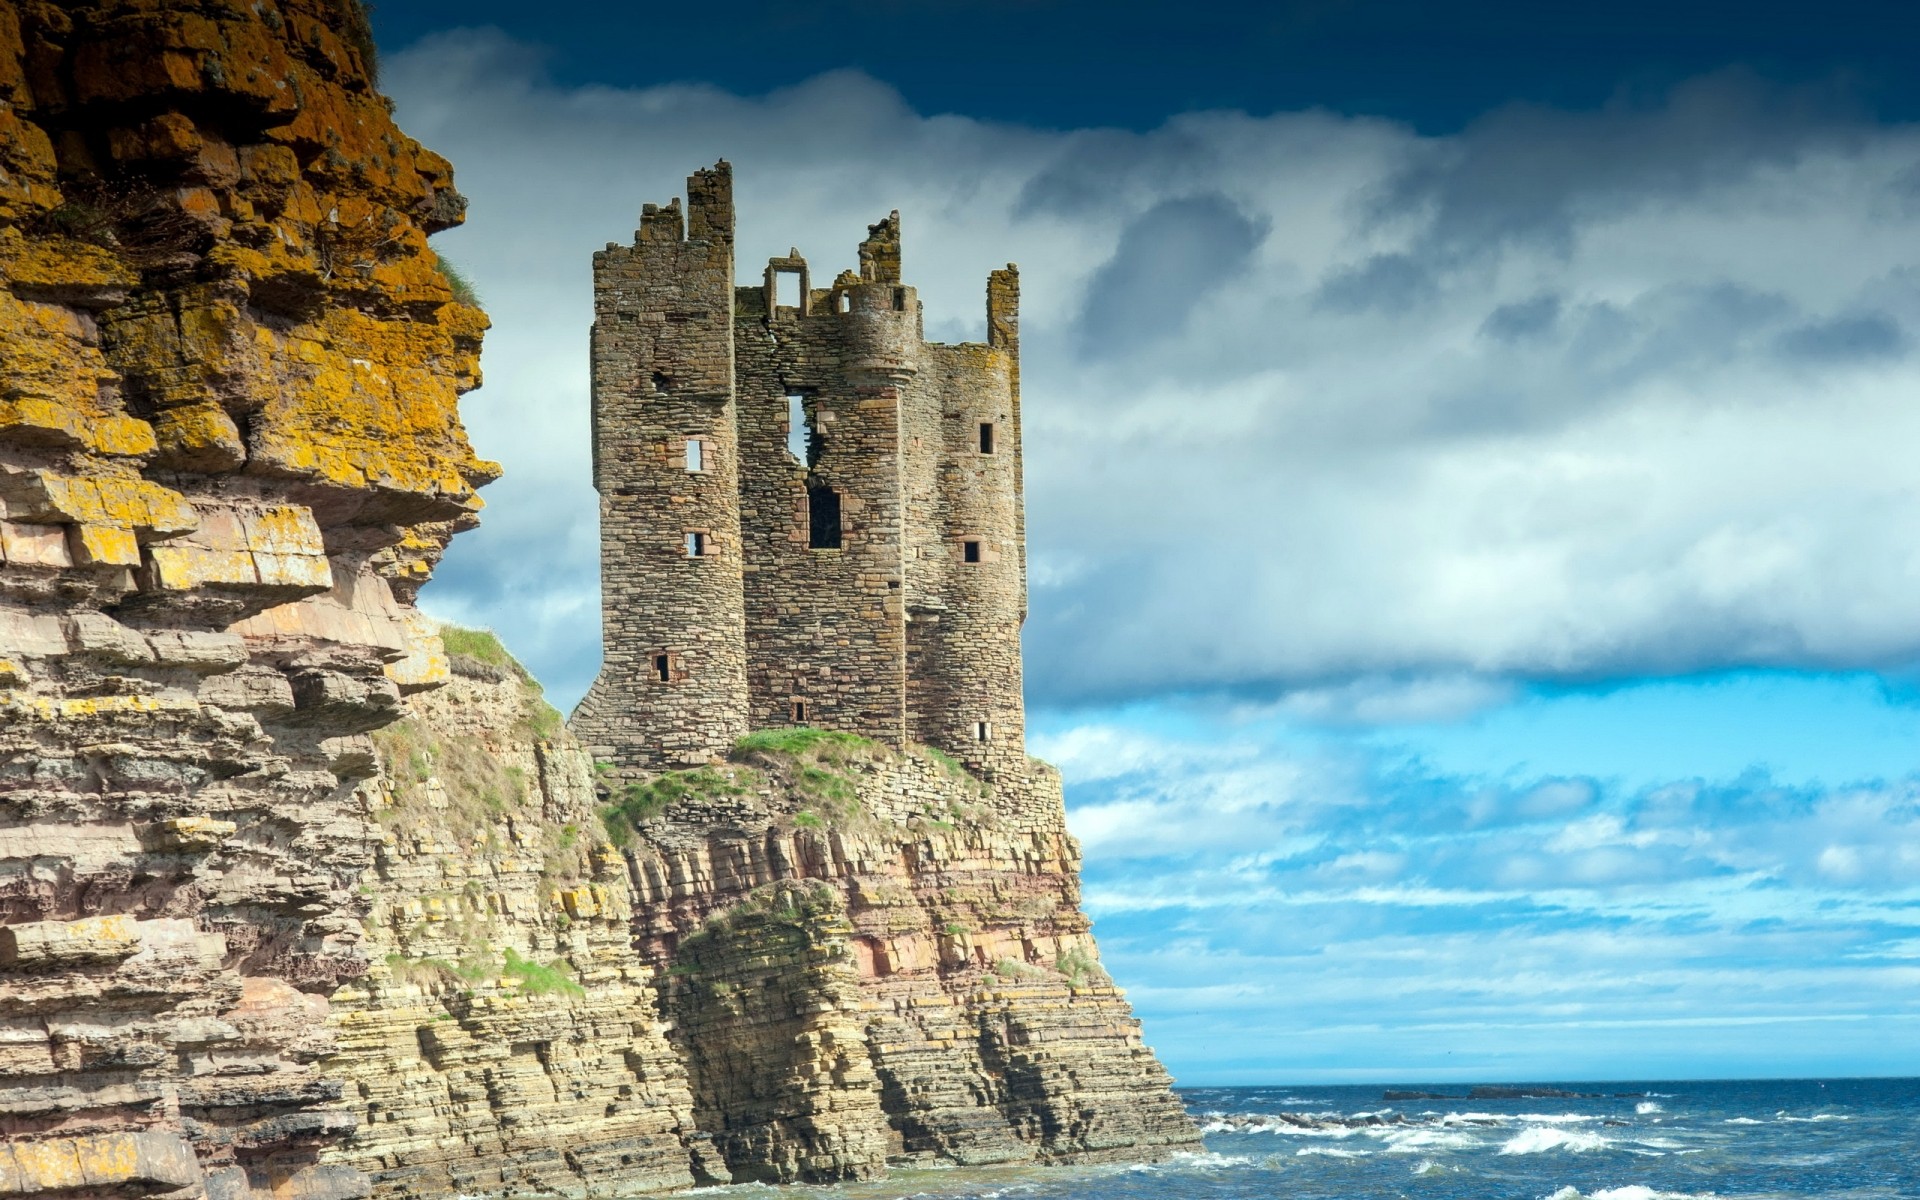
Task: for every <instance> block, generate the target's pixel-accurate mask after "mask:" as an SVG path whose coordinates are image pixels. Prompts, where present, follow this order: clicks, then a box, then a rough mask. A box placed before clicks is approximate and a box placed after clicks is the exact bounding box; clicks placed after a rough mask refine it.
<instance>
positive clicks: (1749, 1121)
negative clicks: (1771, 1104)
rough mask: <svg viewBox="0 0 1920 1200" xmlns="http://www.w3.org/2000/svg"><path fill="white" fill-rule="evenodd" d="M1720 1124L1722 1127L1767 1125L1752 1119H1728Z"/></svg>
mask: <svg viewBox="0 0 1920 1200" xmlns="http://www.w3.org/2000/svg"><path fill="white" fill-rule="evenodd" d="M1720 1123H1721V1124H1722V1125H1764V1124H1766V1122H1764V1121H1756V1120H1754V1119H1753V1118H1752V1117H1728V1118H1727V1119H1726V1120H1724V1121H1722V1122H1720Z"/></svg>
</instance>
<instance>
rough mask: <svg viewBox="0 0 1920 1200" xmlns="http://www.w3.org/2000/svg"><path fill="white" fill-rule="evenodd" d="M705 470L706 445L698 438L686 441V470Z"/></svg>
mask: <svg viewBox="0 0 1920 1200" xmlns="http://www.w3.org/2000/svg"><path fill="white" fill-rule="evenodd" d="M706 469H707V444H706V443H705V442H704V441H702V440H700V439H699V438H692V437H690V438H688V439H687V470H689V471H694V472H698V471H704V470H706Z"/></svg>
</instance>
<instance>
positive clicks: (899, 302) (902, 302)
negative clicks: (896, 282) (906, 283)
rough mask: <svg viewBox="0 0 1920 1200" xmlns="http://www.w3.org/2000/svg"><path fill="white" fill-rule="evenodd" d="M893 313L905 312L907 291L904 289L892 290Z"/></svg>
mask: <svg viewBox="0 0 1920 1200" xmlns="http://www.w3.org/2000/svg"><path fill="white" fill-rule="evenodd" d="M893 311H895V312H905V311H907V289H905V288H895V289H893Z"/></svg>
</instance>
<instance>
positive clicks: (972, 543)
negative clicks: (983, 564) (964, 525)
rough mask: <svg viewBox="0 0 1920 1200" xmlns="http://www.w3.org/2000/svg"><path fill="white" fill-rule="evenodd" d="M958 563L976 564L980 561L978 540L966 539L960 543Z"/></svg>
mask: <svg viewBox="0 0 1920 1200" xmlns="http://www.w3.org/2000/svg"><path fill="white" fill-rule="evenodd" d="M960 561H961V562H970V563H977V562H979V561H980V540H979V539H978V538H968V539H967V540H966V541H964V542H961V543H960Z"/></svg>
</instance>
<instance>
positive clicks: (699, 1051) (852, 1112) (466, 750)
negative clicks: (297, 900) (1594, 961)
mask: <svg viewBox="0 0 1920 1200" xmlns="http://www.w3.org/2000/svg"><path fill="white" fill-rule="evenodd" d="M449 637H450V638H457V639H458V640H457V641H455V642H454V644H455V645H456V646H457V647H464V648H466V649H469V650H471V649H476V648H477V649H480V650H482V651H483V657H481V658H479V659H476V658H474V657H471V656H470V655H468V654H466V653H459V652H456V653H455V654H454V655H453V656H452V663H453V675H454V680H453V683H452V684H451V685H450V686H448V687H446V688H444V689H441V690H438V691H434V692H429V693H424V694H421V695H417V696H414V697H412V698H410V699H409V700H408V702H407V705H406V707H407V712H408V716H407V717H406V719H404V720H403V721H402V722H401V723H399V724H397V725H395V726H393V727H392V728H390V729H389V730H387V731H384V732H383V733H381V734H379V735H378V738H377V740H378V741H379V743H380V757H381V763H382V768H383V769H382V772H381V774H380V775H379V776H378V777H376V778H375V779H372V780H369V781H367V782H366V783H365V784H363V785H362V787H361V788H360V792H359V797H360V803H361V804H362V805H363V806H364V808H365V810H366V811H367V812H368V813H369V814H370V815H371V816H372V817H373V818H374V819H375V820H376V821H377V822H378V823H379V825H380V826H381V828H382V830H383V841H382V844H381V845H380V846H379V847H378V848H377V850H376V854H375V863H374V869H373V871H372V873H371V874H370V875H369V876H368V882H367V886H368V887H369V889H370V890H371V892H372V896H373V900H372V908H371V912H370V913H369V916H368V920H367V926H366V928H367V936H366V941H365V942H364V943H363V946H364V948H365V949H366V950H367V951H368V953H369V954H370V956H371V957H372V958H373V960H374V965H373V967H372V969H371V970H370V971H369V972H368V974H367V975H366V976H365V977H363V978H361V979H359V980H356V981H354V982H353V983H351V984H349V985H347V986H346V987H343V988H342V989H341V990H340V991H339V992H337V993H336V994H335V996H334V1010H335V1015H334V1021H335V1025H336V1028H337V1030H338V1036H337V1046H338V1050H337V1053H336V1054H335V1055H334V1056H333V1057H332V1058H331V1059H329V1060H328V1061H327V1063H326V1064H325V1072H326V1074H327V1075H329V1076H330V1077H332V1078H335V1079H337V1080H339V1081H340V1082H341V1084H342V1085H343V1086H344V1090H345V1099H344V1101H343V1102H342V1107H344V1108H345V1109H347V1110H349V1111H351V1112H352V1113H353V1115H354V1116H355V1117H357V1118H358V1129H357V1131H356V1132H355V1133H354V1134H353V1135H352V1136H351V1138H350V1139H349V1140H348V1141H347V1142H346V1143H345V1144H344V1146H343V1148H342V1149H341V1150H339V1151H338V1152H336V1153H333V1154H330V1155H329V1159H328V1161H330V1162H338V1163H341V1164H346V1165H352V1166H355V1167H358V1168H361V1169H363V1170H365V1171H366V1172H367V1173H368V1174H369V1176H370V1177H371V1179H372V1181H373V1187H374V1192H375V1194H376V1195H378V1196H383V1197H394V1198H396V1200H398V1198H402V1197H405V1198H408V1200H413V1198H427V1197H432V1198H442V1197H451V1196H455V1195H465V1196H503V1197H504V1196H522V1195H558V1196H570V1197H619V1196H637V1195H644V1194H650V1193H654V1192H659V1191H665V1190H672V1189H678V1188H683V1187H686V1186H689V1185H690V1184H693V1183H710V1182H728V1181H746V1180H758V1181H765V1182H796V1181H802V1182H829V1181H834V1180H842V1179H862V1178H871V1177H874V1176H877V1175H880V1174H883V1173H884V1171H885V1169H886V1167H887V1166H888V1165H890V1164H891V1165H901V1164H927V1163H935V1162H950V1163H963V1164H971V1163H996V1162H1010V1161H1033V1160H1038V1161H1092V1160H1100V1159H1107V1158H1121V1157H1125V1158H1152V1157H1157V1156H1160V1155H1162V1154H1164V1153H1167V1152H1168V1151H1171V1150H1175V1149H1180V1148H1183V1147H1190V1146H1192V1145H1194V1144H1196V1143H1197V1141H1198V1137H1197V1135H1196V1133H1195V1132H1194V1129H1193V1126H1192V1124H1191V1123H1190V1122H1189V1121H1188V1119H1187V1117H1186V1115H1185V1113H1184V1111H1183V1110H1182V1109H1181V1107H1180V1105H1179V1102H1178V1101H1177V1100H1176V1099H1175V1098H1174V1096H1173V1094H1172V1092H1171V1090H1170V1088H1169V1082H1170V1081H1169V1080H1168V1078H1167V1076H1166V1073H1165V1072H1164V1071H1163V1070H1162V1069H1161V1068H1160V1066H1159V1064H1158V1063H1157V1062H1156V1061H1155V1060H1154V1058H1153V1055H1152V1053H1151V1052H1150V1051H1149V1050H1147V1049H1146V1047H1145V1046H1143V1045H1142V1044H1141V1041H1140V1034H1139V1026H1138V1024H1137V1023H1136V1022H1135V1021H1134V1020H1133V1018H1132V1015H1131V1014H1130V1013H1129V1011H1128V1009H1127V1006H1126V1002H1125V1000H1124V999H1123V998H1122V997H1121V995H1120V993H1119V992H1118V991H1116V990H1115V989H1114V988H1113V987H1112V986H1111V984H1110V983H1109V982H1108V981H1107V979H1106V977H1105V976H1104V974H1103V973H1102V972H1101V971H1100V969H1099V967H1098V964H1097V961H1096V960H1095V958H1094V952H1093V944H1092V941H1091V939H1090V938H1089V937H1088V922H1087V920H1086V918H1085V916H1084V915H1082V914H1081V913H1080V911H1079V908H1078V885H1077V867H1078V855H1077V852H1076V849H1075V847H1074V844H1073V842H1072V839H1071V838H1069V837H1067V835H1066V833H1065V831H1064V828H1063V825H1062V822H1061V810H1060V803H1059V792H1058V786H1057V783H1056V782H1055V781H1054V778H1053V777H1052V775H1051V774H1050V773H1049V772H1047V771H1046V770H1045V769H1044V768H1042V767H1040V766H1039V765H1038V764H1036V765H1035V766H1034V768H1033V773H1032V779H1033V780H1034V781H1035V783H1034V784H1033V785H1031V786H1028V787H1026V788H1023V789H1022V790H1021V791H1020V792H1018V793H1014V794H1011V795H1009V794H1008V793H1007V792H1005V791H1002V792H994V791H991V790H989V789H987V788H986V787H985V786H983V785H982V784H981V783H979V782H978V781H977V780H975V779H974V778H973V777H972V776H970V775H968V774H967V773H966V772H965V771H964V770H961V769H960V768H958V767H957V766H956V765H955V764H952V763H951V762H946V761H942V760H941V759H939V758H938V757H937V756H933V755H931V754H923V753H911V754H899V753H895V752H893V751H891V750H888V749H886V748H885V747H882V746H879V745H877V744H875V743H872V742H867V741H865V740H864V739H859V738H853V737H849V736H847V735H838V734H823V733H819V732H817V731H800V732H794V731H786V732H783V733H779V734H763V735H759V736H757V737H754V738H750V739H749V740H748V741H747V742H746V743H744V744H743V749H742V751H741V752H739V753H738V754H736V756H735V758H734V760H732V761H728V762H724V763H716V764H714V765H712V766H708V767H703V768H699V769H696V770H691V771H681V772H672V773H667V774H662V775H636V776H633V777H632V778H629V779H617V778H615V777H614V776H613V775H612V773H610V772H606V771H605V770H604V768H603V769H602V770H601V771H599V772H596V771H595V770H594V765H593V764H592V763H591V762H590V761H589V760H588V758H587V756H586V754H585V752H584V751H583V750H582V749H581V748H580V747H579V745H578V744H577V743H576V742H575V741H574V740H573V738H572V737H571V736H570V735H569V734H568V733H567V732H566V731H565V730H564V729H562V728H559V727H558V724H557V719H556V718H554V717H553V716H552V714H551V713H550V710H547V709H546V708H545V706H544V704H543V703H541V702H540V701H539V699H538V693H537V689H535V688H533V687H532V685H531V684H530V681H528V680H526V678H525V677H524V675H523V674H522V673H521V672H520V671H519V669H518V668H517V667H515V666H514V665H513V664H512V662H511V660H510V659H508V658H506V657H505V655H504V653H503V652H502V651H501V650H500V648H499V646H498V644H497V643H493V642H491V641H489V640H487V639H486V638H484V637H481V638H479V639H476V638H475V636H474V635H471V634H466V633H458V634H449ZM607 834H610V835H611V836H612V837H613V838H614V839H616V840H617V841H619V842H620V843H622V845H621V846H619V847H615V846H614V845H610V844H606V843H605V842H604V841H603V840H602V839H603V836H604V835H607Z"/></svg>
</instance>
